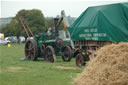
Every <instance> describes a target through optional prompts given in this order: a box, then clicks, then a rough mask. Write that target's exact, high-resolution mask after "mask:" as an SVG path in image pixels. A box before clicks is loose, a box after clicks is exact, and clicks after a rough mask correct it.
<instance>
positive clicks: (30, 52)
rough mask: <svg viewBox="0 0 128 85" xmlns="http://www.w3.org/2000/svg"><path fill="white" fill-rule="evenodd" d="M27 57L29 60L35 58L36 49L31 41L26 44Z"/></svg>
mask: <svg viewBox="0 0 128 85" xmlns="http://www.w3.org/2000/svg"><path fill="white" fill-rule="evenodd" d="M25 55H26V58H28V59H30V60H32V59H33V57H34V56H35V47H34V44H33V43H32V42H31V41H28V42H26V45H25Z"/></svg>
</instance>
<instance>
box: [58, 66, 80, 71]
mask: <svg viewBox="0 0 128 85" xmlns="http://www.w3.org/2000/svg"><path fill="white" fill-rule="evenodd" d="M56 68H58V69H67V70H76V69H78V68H77V67H64V66H56Z"/></svg>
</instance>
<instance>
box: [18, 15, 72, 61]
mask: <svg viewBox="0 0 128 85" xmlns="http://www.w3.org/2000/svg"><path fill="white" fill-rule="evenodd" d="M62 20H63V17H61V18H60V19H58V18H55V19H54V21H55V27H54V28H51V30H49V31H48V32H45V33H41V34H39V35H36V36H34V35H33V33H32V32H31V30H30V28H29V27H28V25H27V24H26V23H25V20H24V19H23V18H20V21H21V24H22V26H23V28H24V30H25V32H26V34H27V36H28V38H29V39H28V40H27V41H26V43H25V56H26V58H28V59H29V60H32V61H36V60H37V58H44V59H45V60H46V61H48V62H56V56H62V59H63V61H67V62H68V61H70V60H71V58H72V57H71V56H72V52H71V51H72V50H71V46H70V41H69V40H68V39H66V40H65V39H62V38H60V37H59V36H60V34H59V31H58V27H59V25H60V23H61V22H62ZM28 31H29V32H28ZM30 37H33V39H30Z"/></svg>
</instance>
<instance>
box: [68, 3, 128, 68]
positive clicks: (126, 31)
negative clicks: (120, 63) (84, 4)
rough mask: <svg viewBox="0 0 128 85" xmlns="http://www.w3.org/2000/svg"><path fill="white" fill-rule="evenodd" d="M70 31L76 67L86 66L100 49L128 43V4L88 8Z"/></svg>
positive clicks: (69, 28)
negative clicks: (114, 44)
mask: <svg viewBox="0 0 128 85" xmlns="http://www.w3.org/2000/svg"><path fill="white" fill-rule="evenodd" d="M119 9H120V10H119ZM68 31H69V33H70V37H71V39H72V41H73V43H74V50H73V52H72V53H73V56H74V57H75V58H76V65H77V66H84V65H85V64H86V61H89V60H90V58H91V57H95V51H96V50H98V49H99V48H100V47H102V46H104V45H109V44H112V43H119V42H128V3H118V4H110V5H102V6H93V7H88V8H87V9H86V10H85V11H84V12H83V13H82V14H81V15H80V16H79V17H78V18H77V20H76V21H75V22H74V23H73V24H72V25H70V26H69V27H68Z"/></svg>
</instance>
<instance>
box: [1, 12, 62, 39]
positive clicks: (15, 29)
mask: <svg viewBox="0 0 128 85" xmlns="http://www.w3.org/2000/svg"><path fill="white" fill-rule="evenodd" d="M20 17H23V18H24V20H25V21H26V23H27V24H28V26H29V28H30V29H31V31H32V33H33V34H34V35H36V34H38V33H42V32H45V31H46V30H48V28H49V27H53V26H54V18H53V17H51V18H45V17H44V15H43V13H42V11H40V10H38V9H32V10H25V9H23V10H20V11H19V12H18V13H17V14H16V16H15V17H13V19H12V20H11V22H10V23H9V24H7V25H6V26H5V27H3V28H1V29H0V32H1V33H4V34H5V36H17V38H18V37H19V36H24V37H27V35H26V33H25V31H24V29H23V27H22V25H21V22H20ZM63 26H64V24H63V23H61V25H60V27H59V28H60V30H62V29H63V28H64V27H63Z"/></svg>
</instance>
